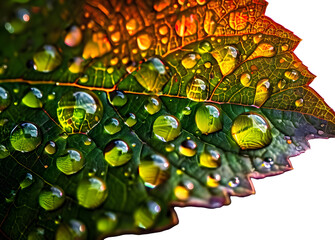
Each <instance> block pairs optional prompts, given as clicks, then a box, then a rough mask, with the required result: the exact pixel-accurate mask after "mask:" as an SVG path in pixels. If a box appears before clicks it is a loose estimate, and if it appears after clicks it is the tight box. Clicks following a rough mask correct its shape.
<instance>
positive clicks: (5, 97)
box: [0, 87, 11, 113]
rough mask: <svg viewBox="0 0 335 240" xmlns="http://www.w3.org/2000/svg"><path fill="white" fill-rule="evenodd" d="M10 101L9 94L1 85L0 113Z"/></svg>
mask: <svg viewBox="0 0 335 240" xmlns="http://www.w3.org/2000/svg"><path fill="white" fill-rule="evenodd" d="M10 103H11V98H10V95H9V92H8V91H7V90H6V89H4V88H3V87H0V113H1V112H2V111H4V110H5V109H6V108H8V106H9V105H10Z"/></svg>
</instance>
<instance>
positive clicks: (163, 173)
mask: <svg viewBox="0 0 335 240" xmlns="http://www.w3.org/2000/svg"><path fill="white" fill-rule="evenodd" d="M169 166H170V164H169V162H168V160H167V159H166V158H165V157H163V156H161V155H158V154H153V155H150V156H148V157H147V158H145V159H143V160H141V162H140V165H139V167H138V170H139V174H140V177H141V178H142V180H143V181H144V184H145V186H147V187H149V188H155V187H157V186H158V185H160V184H162V183H163V182H165V181H166V180H167V179H168V178H169V177H170V171H169Z"/></svg>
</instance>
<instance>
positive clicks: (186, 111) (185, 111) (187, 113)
mask: <svg viewBox="0 0 335 240" xmlns="http://www.w3.org/2000/svg"><path fill="white" fill-rule="evenodd" d="M182 113H183V115H186V116H188V115H190V114H191V113H192V110H191V108H190V107H189V106H187V107H185V108H184V109H183V111H182Z"/></svg>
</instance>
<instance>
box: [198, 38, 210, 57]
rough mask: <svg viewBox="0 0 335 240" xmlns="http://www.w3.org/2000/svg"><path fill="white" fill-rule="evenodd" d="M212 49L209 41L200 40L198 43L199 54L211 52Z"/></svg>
mask: <svg viewBox="0 0 335 240" xmlns="http://www.w3.org/2000/svg"><path fill="white" fill-rule="evenodd" d="M212 50H213V46H212V44H211V43H210V42H208V41H202V42H201V43H200V44H199V52H200V53H201V54H203V53H207V52H211V51H212Z"/></svg>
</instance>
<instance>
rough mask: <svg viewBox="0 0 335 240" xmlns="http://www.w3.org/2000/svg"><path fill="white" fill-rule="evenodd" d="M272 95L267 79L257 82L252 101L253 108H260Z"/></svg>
mask: <svg viewBox="0 0 335 240" xmlns="http://www.w3.org/2000/svg"><path fill="white" fill-rule="evenodd" d="M271 93H272V87H271V84H270V82H269V79H262V80H260V81H258V83H257V86H256V93H255V99H254V106H257V107H261V106H263V104H264V103H265V102H266V101H267V100H268V99H269V97H270V96H271Z"/></svg>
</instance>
